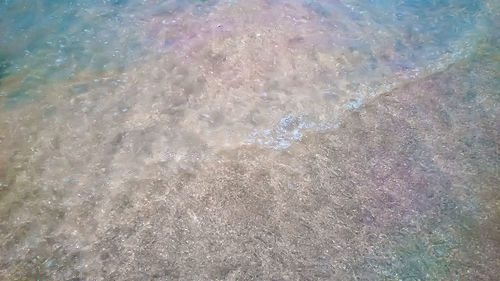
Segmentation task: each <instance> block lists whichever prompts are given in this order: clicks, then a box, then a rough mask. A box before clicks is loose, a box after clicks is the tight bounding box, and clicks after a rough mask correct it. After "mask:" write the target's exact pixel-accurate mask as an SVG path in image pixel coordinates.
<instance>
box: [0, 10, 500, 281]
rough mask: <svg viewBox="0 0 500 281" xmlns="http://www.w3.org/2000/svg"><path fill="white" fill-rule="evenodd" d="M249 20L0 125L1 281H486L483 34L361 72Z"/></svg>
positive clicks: (493, 72) (10, 111) (336, 54)
mask: <svg viewBox="0 0 500 281" xmlns="http://www.w3.org/2000/svg"><path fill="white" fill-rule="evenodd" d="M278 2H279V1H278ZM255 3H257V2H255ZM255 3H250V4H246V5H248V6H246V7H245V9H246V10H245V9H242V10H238V9H237V8H238V7H234V6H232V5H230V4H222V5H220V6H217V7H218V9H221V10H220V11H215V12H214V11H212V12H211V13H209V15H208V16H207V19H206V22H209V24H206V26H207V33H203V34H205V35H203V36H197V37H190V35H189V30H193V29H197V28H202V27H203V26H205V25H204V24H202V23H200V21H199V19H197V18H196V17H193V18H190V17H192V15H191V14H190V13H189V11H188V12H185V13H184V14H182V13H176V14H175V15H176V17H174V18H172V19H170V18H168V21H169V22H172V20H176V21H177V20H179V18H182V21H181V22H183V23H184V24H185V25H183V27H182V28H179V29H178V30H177V31H175V30H174V31H171V32H165V31H164V30H163V28H164V27H163V26H164V25H165V24H164V23H163V20H165V17H164V16H162V17H159V18H153V19H152V20H151V21H150V23H149V26H150V27H151V29H150V30H152V31H151V32H152V35H151V36H152V37H153V38H159V40H158V42H161V43H159V44H160V45H155V46H154V47H155V48H160V49H161V48H163V47H165V48H166V49H165V50H163V51H164V53H161V54H156V55H154V56H153V57H152V58H151V59H149V60H146V61H145V62H141V63H137V64H133V65H132V66H130V67H128V68H126V69H116V70H114V71H105V72H95V71H82V72H80V73H78V74H77V75H75V77H73V78H71V79H69V80H65V81H57V82H54V83H48V84H46V85H43V86H42V87H41V91H42V92H43V93H44V95H43V96H42V97H38V98H37V99H36V102H31V103H30V102H25V103H19V104H17V105H16V106H11V107H7V108H4V109H2V110H0V121H1V122H0V183H1V185H0V252H1V253H2V254H1V255H0V280H73V281H76V280H496V279H497V276H498V275H499V274H500V270H499V269H498V264H500V254H499V253H500V209H499V202H500V192H499V190H498V187H499V186H500V178H499V176H498V173H499V170H498V162H499V155H498V147H499V140H500V139H499V137H498V132H499V129H500V128H499V124H500V123H499V120H498V110H499V109H498V108H499V107H498V102H499V98H500V94H499V89H500V74H499V69H500V58H499V55H498V54H499V51H498V47H497V46H499V43H498V39H497V36H495V35H494V34H493V35H491V34H489V35H487V36H486V35H485V36H484V39H481V40H477V41H475V42H474V44H473V45H474V48H472V49H471V50H470V52H469V51H468V53H467V54H461V55H460V56H458V57H456V58H451V57H450V56H449V55H445V56H440V57H439V60H437V61H438V63H436V61H433V60H431V62H430V63H428V64H425V63H422V65H418V63H416V65H413V66H411V67H410V66H408V67H406V68H404V69H400V68H394V67H393V66H392V64H393V63H394V61H395V60H393V59H390V60H387V61H385V62H384V61H383V60H379V64H377V65H376V66H374V69H372V71H373V73H371V74H370V72H369V71H366V69H364V63H365V62H366V61H369V59H368V58H365V57H363V55H364V53H363V52H361V51H358V52H356V51H355V50H353V49H349V48H347V49H340V47H339V49H335V51H329V50H328V49H327V47H326V45H327V43H328V42H330V43H331V42H332V41H328V40H330V39H331V38H327V39H328V40H326V39H325V40H323V39H324V38H323V37H321V35H318V34H315V32H319V33H321V32H320V31H321V26H323V24H324V23H323V22H321V20H320V18H314V17H312V16H311V14H304V13H306V11H305V10H303V9H304V8H303V6H300V5H298V6H293V5H289V6H286V5H285V8H286V9H291V10H293V12H290V11H288V10H287V12H286V13H283V14H281V16H282V17H280V12H282V11H283V10H280V9H278V10H271V11H269V10H266V9H264V8H262V10H259V9H256V10H255V11H254V14H252V13H250V12H246V11H249V10H252V9H251V8H255V7H258V5H256V4H255ZM266 3H267V2H266ZM224 5H226V6H224ZM242 5H245V4H242ZM269 5H270V4H269ZM280 7H281V6H280ZM233 9H235V10H233ZM262 11H267V14H266V13H261V12H262ZM231 13H235V14H237V15H242V14H247V15H248V18H247V19H246V20H245V19H241V21H239V22H231V20H230V19H231V18H234V15H235V14H231ZM289 14H294V15H302V19H304V20H306V21H305V22H302V21H300V19H301V18H300V17H297V18H295V19H293V18H290V17H288V18H287V17H286V15H289ZM224 15H227V20H228V21H226V22H225V21H224V20H223V19H224ZM340 15H342V14H340ZM255 18H259V20H258V21H257V23H256V24H255V25H252V24H251V21H252V19H255ZM287 20H289V21H290V22H287ZM298 20H299V23H300V24H303V25H302V26H301V27H300V28H296V29H294V28H290V26H292V22H296V21H298ZM339 21H341V22H348V20H347V19H339ZM219 22H220V23H219ZM262 22H265V23H266V24H267V25H268V26H272V27H274V29H273V28H269V29H266V30H263V31H260V30H259V28H262V25H261V24H262ZM311 22H312V23H311ZM219 25H220V26H219ZM327 26H328V25H327ZM223 28H224V29H225V30H226V31H220V30H221V29H223ZM346 28H347V30H350V29H349V28H348V27H346ZM210 30H211V31H213V33H210V32H209V31H210ZM162 32H163V33H162ZM176 32H178V33H176ZM217 32H218V33H217ZM225 32H227V33H225ZM363 32H367V31H366V30H364V31H360V34H361V33H363ZM282 34H286V35H287V36H282V37H280V35H282ZM167 35H168V36H172V37H175V40H174V39H169V38H166V37H165V36H167ZM330 35H331V34H330ZM183 36H184V37H183ZM307 36H309V37H307ZM331 36H333V37H335V36H337V35H335V34H334V35H331ZM338 36H339V38H340V39H343V38H344V39H345V38H346V37H345V36H344V37H342V36H341V35H338ZM266 40H267V41H266ZM165 42H169V43H168V44H167V45H168V46H165V45H164V44H165ZM245 42H246V43H245ZM333 42H337V43H338V45H337V46H341V45H342V43H339V42H341V41H335V40H333ZM313 43H314V44H313ZM375 43H377V44H378V42H375ZM176 44H178V45H176ZM322 44H324V45H322ZM377 44H374V45H375V46H379V45H377ZM263 46H264V47H270V48H263ZM274 46H277V47H274ZM380 48H381V49H383V48H382V47H380ZM275 49H277V50H275ZM381 49H380V50H381ZM257 50H263V51H261V52H259V53H256V52H257ZM380 50H379V51H377V52H375V53H376V54H377V55H379V56H380V57H378V58H381V57H383V54H382V53H383V52H382V51H380ZM388 52H391V50H388ZM392 52H393V53H392V55H390V54H387V55H388V56H397V52H396V51H394V50H393V51H392ZM340 58H342V59H343V60H342V61H340V62H337V63H335V61H336V60H337V59H340ZM332 62H333V63H332ZM423 62H425V60H423ZM417 69H418V71H417ZM384 71H386V72H384ZM417 72H418V74H417ZM286 73H289V75H287V74H286ZM384 75H385V76H387V77H388V78H384V77H385V76H384ZM364 79H366V80H364ZM332 80H333V81H337V83H336V84H335V85H333V86H334V87H335V89H333V88H332V87H333V86H332V85H329V84H328V83H329V82H328V81H332ZM16 81H17V80H16V77H15V76H8V77H6V78H5V79H3V80H2V88H0V89H2V90H4V89H8V88H9V87H11V88H15V87H17V86H16V83H18V82H16ZM330 86H332V87H330ZM370 91H373V94H371V92H370ZM360 93H361V94H360ZM360 97H361V98H360ZM0 101H1V102H2V103H3V104H4V105H6V104H7V105H8V104H9V101H8V96H4V95H2V96H0Z"/></svg>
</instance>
